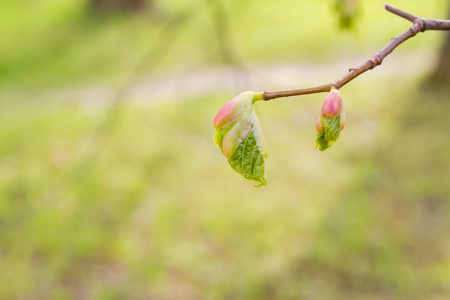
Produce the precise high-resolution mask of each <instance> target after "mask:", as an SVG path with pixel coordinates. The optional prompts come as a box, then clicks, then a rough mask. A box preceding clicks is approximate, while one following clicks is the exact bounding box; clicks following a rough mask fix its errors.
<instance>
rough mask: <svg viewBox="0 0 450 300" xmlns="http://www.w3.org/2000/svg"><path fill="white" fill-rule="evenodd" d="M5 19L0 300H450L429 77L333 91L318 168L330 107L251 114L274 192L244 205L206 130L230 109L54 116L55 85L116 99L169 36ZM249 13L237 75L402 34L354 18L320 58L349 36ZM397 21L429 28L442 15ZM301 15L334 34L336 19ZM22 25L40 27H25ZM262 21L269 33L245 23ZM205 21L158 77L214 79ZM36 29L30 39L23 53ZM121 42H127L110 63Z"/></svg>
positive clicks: (441, 154)
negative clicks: (356, 26)
mask: <svg viewBox="0 0 450 300" xmlns="http://www.w3.org/2000/svg"><path fill="white" fill-rule="evenodd" d="M297 2H298V1H296V3H297ZM17 3H20V2H15V3H12V2H10V3H5V2H2V3H1V4H0V7H1V9H0V14H1V16H3V17H5V16H8V17H7V18H6V17H5V18H0V20H2V22H1V25H0V32H1V33H2V35H3V34H4V33H5V32H7V30H10V32H11V35H9V36H8V41H6V42H5V43H3V44H2V46H1V48H0V54H1V55H0V65H2V66H3V71H1V72H2V73H1V74H2V79H4V80H3V83H2V86H3V90H2V91H1V93H0V96H3V97H2V100H1V101H0V106H1V109H0V122H1V126H0V265H1V266H2V272H0V299H124V298H126V299H230V298H231V299H432V300H437V299H445V298H446V297H447V295H448V294H449V292H450V273H449V270H450V268H449V267H450V244H449V242H448V232H449V229H450V228H449V227H450V222H449V221H448V220H449V217H450V207H449V204H448V201H447V200H448V195H449V194H450V190H449V189H450V188H449V186H448V184H447V178H449V176H450V174H449V170H450V168H448V165H449V159H450V156H449V154H448V147H449V145H448V132H447V128H448V127H449V125H450V124H448V123H449V119H448V117H447V112H448V111H449V104H448V101H447V99H448V92H445V91H444V90H439V89H434V90H433V91H427V90H424V89H422V88H421V82H422V79H423V78H422V77H421V76H424V75H423V74H422V75H421V74H419V75H417V74H415V75H413V74H412V73H411V74H407V73H405V74H406V75H404V76H403V77H401V78H400V77H393V76H392V75H390V74H388V73H386V74H385V75H384V76H383V77H379V76H378V77H376V76H372V75H371V74H370V73H369V74H367V75H364V76H362V77H361V78H358V80H357V81H355V82H354V83H352V84H351V85H348V86H346V87H345V88H343V89H342V94H343V96H344V99H345V101H346V108H347V111H348V121H347V127H346V128H345V130H344V131H343V132H342V135H341V137H340V138H339V140H338V142H337V143H336V144H334V145H333V147H332V148H331V149H329V150H327V151H325V152H323V153H322V152H319V151H317V150H313V149H312V147H313V145H314V139H315V130H314V124H315V120H316V117H317V113H318V109H319V108H318V103H320V101H321V100H322V98H323V95H310V96H305V97H303V98H302V99H301V100H300V99H298V98H294V99H283V100H279V101H278V100H275V101H271V102H268V103H259V102H258V103H257V104H256V111H257V113H258V116H259V119H260V120H261V123H262V127H263V130H264V133H265V136H266V140H267V143H268V147H269V159H268V160H267V164H266V168H267V173H268V185H267V186H265V187H262V188H254V187H253V185H254V184H253V183H252V182H249V181H246V180H244V179H243V178H241V177H240V176H239V175H238V174H236V173H235V172H234V171H233V170H232V169H231V168H230V167H229V166H228V164H227V162H226V159H225V158H224V157H223V156H222V155H221V154H220V151H219V149H218V148H216V147H215V145H214V143H213V141H212V137H213V133H214V129H213V128H212V119H213V116H214V115H215V114H216V113H217V111H218V109H219V108H220V107H221V105H223V104H224V103H225V100H224V99H230V98H231V97H233V96H234V95H232V94H231V93H226V94H221V93H216V94H213V95H199V96H198V97H195V98H190V99H186V98H183V99H178V101H170V102H167V103H163V102H161V103H158V104H153V105H152V104H145V105H141V106H133V105H130V104H128V102H127V101H126V100H127V99H125V101H124V103H122V105H121V106H120V107H118V108H117V109H116V111H115V112H114V113H113V114H111V111H109V110H108V109H106V108H97V109H94V108H92V107H88V106H86V105H82V104H79V103H78V102H76V101H71V99H59V100H58V101H50V100H49V99H50V94H51V91H52V90H53V89H57V88H58V87H59V86H66V87H83V85H84V84H86V83H89V84H92V83H94V84H99V83H102V84H110V85H113V86H114V85H116V84H118V82H121V80H123V77H124V76H125V75H124V74H127V71H129V70H130V69H129V67H130V65H132V62H135V61H137V60H138V59H139V57H140V55H141V54H142V53H143V52H145V51H146V49H147V45H148V44H147V43H149V41H148V40H151V38H153V39H156V38H157V34H158V31H159V30H161V28H162V27H163V26H164V22H163V21H161V23H159V21H152V22H155V23H152V22H150V23H149V21H148V20H147V19H146V18H145V17H143V16H141V17H137V18H136V19H133V20H132V21H130V19H129V18H125V17H124V16H113V17H111V18H110V19H109V20H106V21H99V20H92V19H89V18H87V19H85V18H86V17H84V15H83V14H84V12H83V9H82V8H80V7H81V6H79V5H80V4H82V3H83V2H80V1H75V0H73V1H64V3H63V2H61V1H50V0H47V1H36V2H35V4H34V6H30V7H24V8H23V10H20V9H18V7H19V6H18V4H17ZM255 3H256V1H253V2H242V1H241V2H240V1H237V0H236V1H232V2H229V4H228V5H229V6H228V9H229V11H230V12H231V13H232V14H231V15H232V16H233V17H234V18H233V21H234V22H233V24H232V28H233V33H234V40H235V46H236V48H237V49H238V53H240V54H241V55H242V56H241V57H242V58H244V59H245V61H248V62H249V63H261V62H267V61H290V60H292V61H296V60H303V59H305V60H306V59H308V60H309V59H310V60H312V61H314V60H316V59H317V60H328V59H331V58H332V57H333V55H336V57H337V56H340V55H341V54H349V55H351V54H352V53H360V52H362V51H363V49H369V48H370V49H369V50H368V51H367V53H370V54H373V53H374V50H375V51H376V50H378V49H379V48H380V46H382V45H383V44H384V43H385V42H386V41H387V39H388V37H390V36H392V35H394V34H396V33H397V32H399V31H398V30H399V28H398V27H397V25H396V24H399V26H403V25H400V24H404V23H403V21H402V20H398V21H395V17H390V16H388V15H387V16H386V17H385V15H386V13H385V12H383V11H382V10H381V9H380V10H374V11H373V14H372V13H370V14H369V12H372V4H364V12H365V13H364V15H363V16H365V17H367V19H365V18H364V21H362V22H363V23H362V25H361V26H362V27H361V29H360V33H359V34H360V35H359V36H358V39H357V42H353V43H355V44H352V43H349V44H346V43H344V44H340V45H341V46H340V48H339V49H338V50H336V52H333V54H331V55H332V56H327V54H328V53H329V52H330V51H329V50H328V49H329V48H330V44H331V45H335V44H336V45H337V44H338V40H339V39H342V40H344V41H346V40H347V39H348V40H350V39H352V40H353V38H350V36H349V35H348V33H335V32H333V31H331V30H323V28H322V29H320V28H319V27H317V28H312V29H311V31H308V34H306V33H305V35H304V36H301V37H299V40H297V39H291V36H292V32H293V31H296V26H300V27H301V28H303V27H305V26H307V25H308V24H309V22H312V21H313V20H312V19H313V18H298V19H296V18H295V13H296V11H295V10H293V9H292V6H291V5H293V3H294V1H289V0H283V1H279V2H277V3H278V6H277V7H274V6H273V5H274V4H272V3H271V2H270V1H266V2H258V5H257V4H255ZM308 3H310V2H308ZM188 4H189V2H181V1H174V2H173V3H172V2H170V3H169V2H167V3H165V4H162V5H164V6H161V9H162V11H164V12H167V14H169V12H170V13H180V12H182V11H184V9H185V7H188ZM375 4H376V5H375ZM392 4H394V5H397V6H400V7H402V6H405V7H406V6H407V7H411V9H409V10H410V11H412V12H423V14H424V15H434V14H435V13H437V12H439V11H440V8H442V7H443V6H444V1H440V2H433V3H431V4H430V3H427V4H424V3H421V2H417V3H409V2H407V1H396V2H395V3H392ZM299 5H300V7H301V8H304V10H303V11H304V12H305V13H308V14H311V13H312V12H317V13H319V14H320V15H321V16H322V17H321V21H322V24H323V25H322V26H323V27H324V28H326V26H331V24H332V23H331V21H332V19H330V18H326V16H325V13H326V12H327V11H329V6H330V4H329V2H326V1H316V2H314V3H312V4H308V5H307V2H304V3H303V2H302V3H300V4H299ZM373 5H374V7H375V6H376V7H381V4H380V5H378V3H374V4H373ZM275 8H276V9H279V11H280V14H274V13H273V12H274V11H275ZM32 11H36V16H35V17H34V18H31V19H29V20H30V22H33V23H34V24H35V25H36V26H35V27H34V29H33V28H31V27H29V26H28V25H27V24H25V23H23V22H20V20H23V19H25V18H27V17H29V16H31V12H32ZM299 11H301V10H299ZM63 12H64V13H63ZM281 12H283V13H281ZM247 13H248V14H249V15H247ZM270 13H271V16H272V17H271V23H270V26H269V25H265V23H264V22H259V21H258V22H256V21H255V20H257V19H258V18H257V16H261V15H269V14H270ZM15 14H16V15H15ZM330 15H331V14H330ZM39 16H45V17H44V18H41V17H39ZM286 16H290V17H286ZM381 16H383V17H381ZM438 17H444V16H438ZM392 18H393V19H392ZM207 20H208V14H207V12H206V11H204V10H202V11H201V13H199V14H198V16H196V17H195V18H194V20H193V21H192V22H191V23H189V24H190V25H189V26H186V28H183V30H180V31H179V32H178V31H176V30H178V29H177V27H173V28H171V29H169V30H170V31H171V33H170V34H174V35H175V33H176V35H175V36H176V38H177V40H176V41H177V42H176V43H174V46H173V47H168V48H166V49H170V50H167V52H165V54H164V55H162V56H161V57H164V59H163V61H160V62H158V68H159V69H158V70H159V71H161V72H162V71H163V70H165V72H167V70H172V71H173V72H175V71H174V70H179V69H183V68H187V67H192V64H193V63H194V62H202V63H203V64H207V63H212V62H214V61H217V58H218V57H217V53H216V52H214V51H215V50H214V49H216V48H214V46H213V43H212V42H211V36H214V35H213V34H212V33H208V31H207V30H204V31H203V30H200V29H205V28H209V27H208V26H205V24H210V23H207V22H208V21H207ZM376 20H377V21H378V20H380V22H381V23H380V26H375V27H374V26H372V25H373V22H375V21H376ZM394 22H398V23H394ZM142 24H152V26H149V27H147V26H141V25H142ZM327 24H328V25H327ZM56 25H58V26H56ZM153 25H154V26H153ZM308 26H309V25H308ZM308 28H309V27H308ZM209 29H210V28H209ZM34 30H35V31H36V32H39V38H37V35H36V38H35V39H31V40H28V39H27V42H25V41H24V40H23V39H19V38H18V36H20V35H19V33H20V34H22V36H24V37H31V36H34ZM172 30H173V32H172ZM366 30H367V31H366ZM401 30H402V29H400V31H401ZM193 32H200V33H199V34H198V35H193V34H192V33H193ZM361 32H362V33H364V34H362V33H361ZM13 33H14V34H13ZM391 33H392V34H391ZM147 35H148V36H147ZM261 35H263V36H268V37H271V39H272V41H275V42H274V43H270V42H268V39H262V38H255V37H258V36H261ZM125 37H126V38H127V40H130V41H133V42H130V44H126V43H121V45H122V44H123V46H122V47H116V45H117V44H118V43H119V42H121V41H123V40H124V39H125ZM147 38H148V39H147ZM330 38H331V40H330ZM437 38H438V36H437V35H433V34H430V35H428V34H424V35H423V36H422V37H420V38H419V37H418V38H417V42H416V40H415V39H414V41H411V42H410V43H409V44H405V48H404V51H415V50H417V49H419V51H421V49H425V48H429V47H430V48H431V49H433V48H434V47H437V46H438V44H437V43H436V41H437ZM248 39H250V40H248ZM379 42H380V43H379ZM186 43H187V44H186ZM297 44H298V45H299V46H300V45H304V47H296V46H297ZM180 45H183V47H181V46H180ZM283 45H284V46H283ZM402 47H403V45H402ZM297 49H300V50H298V51H297ZM15 50H17V51H15ZM19 50H20V51H19ZM399 50H400V49H399ZM402 51H403V50H402ZM155 53H156V52H155ZM364 53H366V51H365V50H364ZM400 53H401V52H400ZM155 55H156V54H155ZM119 58H120V59H119ZM209 59H210V61H209ZM158 60H159V58H156V57H152V58H151V59H149V60H146V61H145V63H144V65H143V66H142V67H141V69H140V73H139V74H138V76H140V75H141V74H146V72H150V71H152V70H153V71H155V70H154V69H152V62H156V61H158ZM381 68H382V67H381ZM5 70H6V71H5ZM159 71H158V72H159ZM155 72H157V71H155ZM381 72H382V69H380V73H381ZM380 73H379V74H380ZM36 90H41V93H40V97H39V98H35V97H34V94H35V91H36ZM11 91H14V93H13V94H14V95H15V96H14V98H9V96H8V95H11V93H10V92H11ZM42 91H44V92H42ZM45 91H48V93H49V96H48V97H47V98H46V97H45ZM5 95H6V96H5ZM52 97H54V96H52ZM36 99H37V100H36Z"/></svg>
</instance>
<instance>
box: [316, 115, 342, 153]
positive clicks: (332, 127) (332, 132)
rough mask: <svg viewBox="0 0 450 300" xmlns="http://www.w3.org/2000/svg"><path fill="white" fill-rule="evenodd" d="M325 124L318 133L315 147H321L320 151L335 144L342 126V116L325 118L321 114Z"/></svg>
mask: <svg viewBox="0 0 450 300" xmlns="http://www.w3.org/2000/svg"><path fill="white" fill-rule="evenodd" d="M320 119H321V120H322V124H323V129H324V130H323V131H322V132H319V133H318V134H317V138H316V146H315V147H314V149H317V147H319V150H320V151H324V150H326V149H328V148H330V147H331V145H333V144H334V143H335V142H336V140H337V139H338V138H339V133H340V126H341V116H340V115H339V116H337V117H336V118H325V117H323V116H320Z"/></svg>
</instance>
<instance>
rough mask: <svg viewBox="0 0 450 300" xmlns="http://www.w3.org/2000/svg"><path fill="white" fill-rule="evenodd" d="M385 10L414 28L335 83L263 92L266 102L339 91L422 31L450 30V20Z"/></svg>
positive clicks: (394, 8)
mask: <svg viewBox="0 0 450 300" xmlns="http://www.w3.org/2000/svg"><path fill="white" fill-rule="evenodd" d="M384 8H385V9H386V10H387V11H389V12H391V13H393V14H395V15H397V16H399V17H402V18H404V19H406V20H408V21H410V22H412V23H413V26H411V27H410V28H408V30H406V31H405V32H403V33H402V34H400V35H398V36H396V37H394V38H392V39H391V41H390V42H389V43H388V44H387V45H386V46H385V47H384V48H383V49H381V50H380V51H379V52H378V53H377V54H375V55H374V56H372V58H370V59H369V60H367V61H366V62H365V63H363V64H361V65H360V66H358V67H357V68H351V69H349V71H348V73H347V74H345V75H344V76H343V77H341V78H339V79H338V80H336V81H334V82H330V83H327V84H324V85H319V86H315V87H309V88H302V89H295V90H283V91H270V92H269V91H264V92H263V96H264V100H266V101H267V100H271V99H275V98H281V97H290V96H299V95H307V94H315V93H323V92H329V91H330V89H331V87H335V88H337V89H339V88H341V87H343V86H344V85H346V84H347V83H349V82H350V81H352V80H353V79H355V78H356V77H358V76H359V75H361V74H362V73H364V72H366V71H369V70H371V69H373V68H375V67H376V66H379V65H381V63H382V62H383V60H384V58H385V57H386V56H388V55H389V54H390V53H391V52H392V51H394V49H395V48H397V47H398V46H399V45H400V44H402V43H403V42H405V41H406V40H407V39H409V38H411V37H413V36H415V35H416V34H418V33H419V32H421V31H422V32H423V31H426V30H450V20H436V19H426V18H422V17H418V16H416V15H413V14H411V13H409V12H407V11H404V10H401V9H399V8H396V7H394V6H392V5H389V4H385V5H384Z"/></svg>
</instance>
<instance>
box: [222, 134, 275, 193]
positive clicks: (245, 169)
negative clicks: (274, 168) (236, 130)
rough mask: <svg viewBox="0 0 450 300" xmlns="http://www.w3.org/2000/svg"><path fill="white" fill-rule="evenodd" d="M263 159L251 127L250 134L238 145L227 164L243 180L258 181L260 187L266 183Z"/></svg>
mask: <svg viewBox="0 0 450 300" xmlns="http://www.w3.org/2000/svg"><path fill="white" fill-rule="evenodd" d="M264 159H265V157H264V155H263V153H262V152H261V150H260V147H259V145H258V142H257V140H256V139H255V132H254V130H253V127H252V129H251V130H250V133H249V134H248V135H247V137H246V138H245V139H244V140H243V141H242V142H241V143H240V144H239V146H238V147H237V149H236V151H235V152H234V154H233V156H231V158H230V159H229V160H228V163H229V164H230V166H231V167H232V168H233V169H234V170H235V171H236V172H238V173H239V174H241V175H242V176H243V177H244V178H246V179H250V180H255V181H258V182H259V183H260V185H259V186H262V185H266V183H267V180H266V176H265V169H264Z"/></svg>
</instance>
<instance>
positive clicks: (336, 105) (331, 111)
mask: <svg viewBox="0 0 450 300" xmlns="http://www.w3.org/2000/svg"><path fill="white" fill-rule="evenodd" d="M343 104H344V100H343V99H342V96H341V93H339V91H338V90H337V89H335V88H334V87H333V88H331V91H330V93H329V94H328V95H327V96H326V97H325V100H324V101H323V104H322V112H321V113H322V116H324V117H325V118H330V119H333V118H336V117H337V116H339V114H340V113H341V110H342V106H343Z"/></svg>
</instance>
